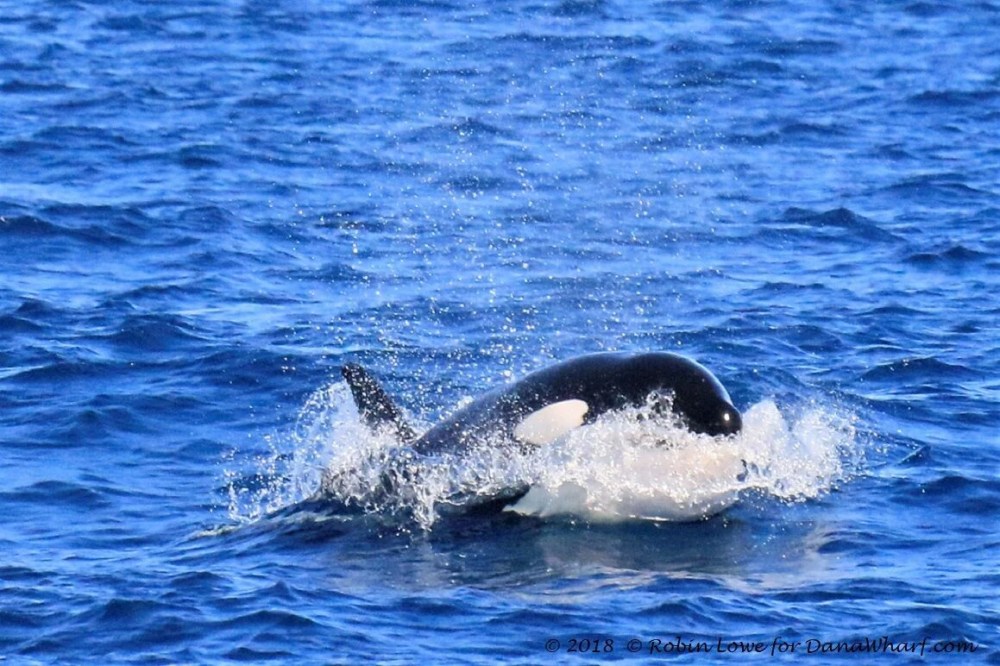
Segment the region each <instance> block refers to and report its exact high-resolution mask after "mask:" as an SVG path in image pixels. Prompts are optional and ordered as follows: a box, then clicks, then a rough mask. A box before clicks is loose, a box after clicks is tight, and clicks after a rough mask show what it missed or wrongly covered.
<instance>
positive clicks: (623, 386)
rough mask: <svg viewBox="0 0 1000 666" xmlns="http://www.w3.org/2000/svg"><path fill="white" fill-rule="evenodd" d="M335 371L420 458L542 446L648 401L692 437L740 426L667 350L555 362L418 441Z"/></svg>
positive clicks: (357, 378) (707, 379)
mask: <svg viewBox="0 0 1000 666" xmlns="http://www.w3.org/2000/svg"><path fill="white" fill-rule="evenodd" d="M341 373H342V375H343V377H344V379H345V380H346V382H347V384H348V386H349V388H350V390H351V394H352V396H353V398H354V402H355V404H356V405H357V408H358V413H359V415H360V416H361V418H362V420H363V421H364V422H365V423H366V424H368V425H369V426H370V427H372V428H389V429H391V430H392V431H393V434H394V435H395V436H396V437H397V438H398V439H399V441H400V442H401V443H403V444H406V445H408V446H410V447H411V449H412V450H413V451H414V452H415V453H417V454H421V455H429V454H435V453H442V452H446V453H455V452H461V451H462V450H463V449H468V448H470V447H474V446H476V445H479V444H481V443H484V442H485V443H488V444H489V445H492V446H502V445H515V446H520V447H522V448H523V447H528V448H530V447H533V446H534V447H541V446H545V445H546V444H549V443H551V442H553V441H555V440H557V439H559V438H560V437H562V436H564V435H566V434H567V433H569V432H571V431H572V430H574V429H575V428H578V427H580V426H583V425H586V424H588V423H593V422H594V420H596V419H597V418H598V417H600V416H601V415H603V414H606V413H608V412H612V411H616V410H620V409H623V408H625V407H641V406H643V405H646V404H649V403H650V402H651V401H653V402H654V406H657V405H658V406H660V407H661V408H663V409H666V408H669V410H670V412H672V414H673V415H674V416H675V417H676V418H678V419H679V420H680V421H681V423H683V424H684V426H686V427H687V428H688V429H689V430H691V431H692V432H695V433H701V434H707V435H711V436H718V435H734V434H736V433H738V432H740V430H741V428H742V417H741V415H740V412H739V410H737V409H736V407H735V406H734V405H733V403H732V399H731V398H730V397H729V393H728V392H727V391H726V389H725V387H724V386H723V385H722V383H721V382H720V381H719V380H718V379H716V377H715V376H714V375H713V374H712V373H711V372H710V371H709V370H708V369H707V368H705V367H704V366H702V365H701V364H699V363H697V362H696V361H693V360H692V359H690V358H687V357H685V356H681V355H678V354H673V353H669V352H645V353H626V352H604V353H596V354H588V355H585V356H579V357H576V358H573V359H570V360H567V361H563V362H561V363H557V364H555V365H552V366H549V367H547V368H543V369H541V370H538V371H535V372H533V373H530V374H528V375H527V376H525V377H524V378H523V379H521V380H519V381H517V382H514V383H512V384H508V385H506V386H501V387H499V388H496V389H493V390H492V391H489V392H487V393H485V394H483V395H482V396H480V397H479V398H477V399H476V400H474V401H473V402H471V403H470V404H468V405H466V406H465V407H463V408H461V409H459V410H458V411H456V412H455V413H453V414H452V415H451V416H449V417H448V418H446V419H445V420H443V421H442V422H440V423H438V424H437V425H435V426H433V427H432V428H430V429H429V430H428V431H427V432H425V433H423V434H422V435H418V434H417V433H416V431H415V430H414V429H413V428H412V427H411V426H410V425H409V424H408V423H407V422H406V420H405V418H404V415H403V412H402V410H400V409H399V407H397V406H396V405H395V403H394V402H393V401H392V399H391V398H390V397H389V395H388V394H387V393H386V392H385V390H384V389H383V388H382V386H381V385H380V384H379V383H378V381H377V380H376V379H375V378H374V377H373V376H372V375H371V374H370V373H369V372H368V371H367V370H365V369H364V368H362V367H361V366H360V365H356V364H347V365H345V366H343V368H342V369H341Z"/></svg>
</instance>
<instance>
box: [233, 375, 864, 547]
mask: <svg viewBox="0 0 1000 666" xmlns="http://www.w3.org/2000/svg"><path fill="white" fill-rule="evenodd" d="M743 421H744V428H743V432H742V433H741V434H740V435H739V436H736V437H729V438H712V437H708V436H705V435H697V434H694V433H691V432H690V431H687V430H685V429H684V428H683V427H682V426H681V425H680V424H679V423H675V422H671V421H670V420H667V419H664V418H662V416H654V413H653V411H652V410H651V408H649V407H644V408H639V409H629V410H624V411H622V412H618V413H614V414H608V415H605V416H603V417H602V418H600V419H598V420H597V421H596V422H595V423H593V424H590V425H588V426H585V427H582V428H578V429H576V430H574V431H573V432H571V433H570V434H569V435H567V436H566V437H564V438H562V439H561V440H559V441H557V442H554V443H552V444H550V445H548V446H547V447H545V448H543V449H541V450H537V451H519V450H514V449H512V448H511V447H509V446H494V445H491V443H488V442H487V443H483V445H482V446H479V447H477V448H476V449H474V450H472V451H467V452H464V453H462V454H461V455H441V456H430V457H425V456H418V455H416V454H414V453H413V452H412V450H410V449H409V448H407V447H406V446H404V445H401V444H400V443H399V442H397V441H395V440H394V439H393V438H392V436H391V435H390V434H389V433H379V432H372V431H371V429H369V428H368V427H367V426H366V425H364V424H363V423H362V422H361V420H360V418H359V416H358V413H357V410H356V408H355V407H354V404H353V401H352V400H351V397H350V392H349V391H348V389H347V387H346V386H345V385H344V384H342V383H335V384H332V385H330V386H327V387H325V388H323V389H321V390H319V391H317V392H316V393H315V394H313V395H312V396H311V397H310V398H309V400H308V401H307V403H306V405H305V406H304V407H303V409H302V411H301V413H300V415H299V419H298V422H297V425H296V427H295V429H294V431H293V432H292V433H291V434H290V435H287V436H285V437H284V438H272V439H271V440H269V442H268V444H269V453H267V454H265V455H261V456H259V457H257V458H255V459H254V460H253V461H252V464H251V466H252V467H253V468H254V469H253V470H252V474H250V475H249V476H247V475H240V474H238V473H236V472H235V471H229V472H227V476H228V477H229V478H228V481H229V483H228V484H227V487H228V488H229V502H228V512H229V516H230V518H231V519H232V520H233V521H236V522H249V521H253V520H256V519H257V518H259V517H261V516H263V515H266V514H268V513H271V512H273V511H276V510H279V509H284V508H287V507H290V506H294V505H295V504H297V503H299V502H302V501H304V500H308V499H315V498H326V499H327V500H329V502H330V503H331V506H332V505H336V506H341V507H344V506H348V507H352V508H353V509H354V510H360V511H362V512H365V513H372V514H378V515H380V516H383V517H384V516H391V517H394V518H397V519H400V520H403V521H415V522H416V523H417V524H418V525H420V526H421V527H423V528H425V529H430V528H431V527H432V526H433V524H434V522H435V521H436V520H437V519H438V518H439V517H440V515H442V514H443V513H446V512H447V511H448V510H450V509H452V508H454V507H465V506H469V505H471V504H475V503H477V502H482V501H488V500H492V499H496V498H498V497H509V496H516V495H520V494H522V493H523V492H524V491H526V490H527V494H526V495H524V497H522V498H521V499H520V500H519V501H517V502H516V503H514V504H513V505H512V506H511V507H509V510H513V511H516V512H519V513H522V514H528V515H536V516H541V517H546V516H552V515H562V514H572V515H577V516H581V517H584V518H587V519H590V520H621V519H646V520H691V519H697V518H701V517H705V516H709V515H712V514H714V513H717V512H718V511H720V510H722V509H724V508H726V507H728V506H730V505H731V504H733V503H734V502H736V501H737V500H738V499H739V497H740V496H741V494H742V493H744V491H748V490H756V491H758V492H762V493H764V494H765V495H768V496H771V497H774V498H776V499H778V500H781V501H801V500H805V499H809V498H813V497H816V496H818V495H821V494H822V493H825V492H827V491H828V490H830V489H831V488H832V487H834V486H835V485H836V484H837V483H839V482H841V481H843V480H846V479H847V478H849V477H850V476H851V474H852V473H854V472H855V471H856V470H857V468H858V465H859V464H860V459H861V453H862V451H861V446H860V445H859V443H858V438H857V434H856V428H855V425H854V420H853V417H851V416H850V415H845V414H843V413H842V412H841V411H840V410H837V409H832V408H830V407H827V406H824V405H821V404H810V405H806V406H803V407H801V408H799V409H798V410H797V411H796V410H789V409H786V410H784V411H783V410H782V409H779V407H778V406H777V405H776V404H775V403H774V402H772V401H769V400H764V401H762V402H759V403H757V404H755V405H753V406H752V407H750V408H749V409H748V410H746V412H745V413H744V418H743ZM228 464H229V465H234V464H235V460H234V461H230V462H229V463H228Z"/></svg>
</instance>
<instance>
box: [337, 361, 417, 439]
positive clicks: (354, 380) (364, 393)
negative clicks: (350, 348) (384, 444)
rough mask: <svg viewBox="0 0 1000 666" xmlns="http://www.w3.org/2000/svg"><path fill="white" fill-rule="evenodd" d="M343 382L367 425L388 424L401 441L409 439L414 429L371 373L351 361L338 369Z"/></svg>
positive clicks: (381, 425)
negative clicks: (344, 381)
mask: <svg viewBox="0 0 1000 666" xmlns="http://www.w3.org/2000/svg"><path fill="white" fill-rule="evenodd" d="M340 374H341V375H343V376H344V379H345V380H346V381H347V385H348V386H349V387H350V388H351V395H353V396H354V404H355V405H357V406H358V413H359V414H360V415H361V420H362V421H364V422H365V424H367V425H368V426H369V427H370V428H373V429H379V428H392V429H393V430H394V431H395V434H396V435H397V436H398V437H399V438H400V440H402V441H403V442H412V441H413V440H415V439H416V438H417V433H416V432H415V431H414V430H413V428H412V427H410V424H408V423H407V422H406V419H405V418H404V417H403V412H402V410H400V409H399V407H397V406H396V404H395V403H394V402H393V401H392V398H390V397H389V394H388V393H386V392H385V389H383V388H382V386H381V384H379V383H378V380H376V379H375V378H374V377H372V376H371V374H370V373H369V372H368V371H367V370H365V369H364V368H362V367H361V366H360V365H357V364H355V363H348V364H347V365H345V366H344V367H342V368H341V369H340Z"/></svg>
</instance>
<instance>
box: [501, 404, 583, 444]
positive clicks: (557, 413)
mask: <svg viewBox="0 0 1000 666" xmlns="http://www.w3.org/2000/svg"><path fill="white" fill-rule="evenodd" d="M589 409H590V406H589V405H588V404H587V403H586V402H584V401H583V400H563V401H561V402H554V403H552V404H551V405H546V406H545V407H542V408H541V409H537V410H535V411H533V412H532V413H530V414H528V415H527V416H526V417H524V419H523V420H522V421H521V422H520V423H518V424H517V427H516V428H514V436H515V437H517V438H518V439H519V440H521V441H522V442H525V443H527V444H534V445H535V446H545V445H546V444H549V443H551V442H554V441H556V440H557V439H559V438H560V437H562V436H563V435H565V434H566V433H568V432H569V431H571V430H573V429H574V428H579V427H580V426H581V425H583V417H584V416H586V414H587V411H588V410H589Z"/></svg>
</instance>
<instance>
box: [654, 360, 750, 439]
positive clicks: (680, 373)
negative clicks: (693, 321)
mask: <svg viewBox="0 0 1000 666" xmlns="http://www.w3.org/2000/svg"><path fill="white" fill-rule="evenodd" d="M636 362H637V363H638V364H640V367H642V370H641V371H640V373H637V374H638V376H641V377H642V380H641V382H640V383H641V384H644V385H645V388H646V390H649V391H650V392H653V393H656V394H659V395H664V396H667V397H668V404H669V405H670V408H671V410H672V411H673V413H674V414H675V415H676V416H678V417H680V419H681V421H683V423H684V425H685V426H687V428H688V429H689V430H691V431H692V432H696V433H699V434H705V435H711V436H713V437H714V436H719V435H735V434H737V433H739V432H740V431H741V430H742V429H743V417H742V416H741V415H740V412H739V410H738V409H736V407H735V406H734V405H733V401H732V399H731V398H730V397H729V393H728V392H727V391H726V389H725V387H724V386H723V385H722V383H721V382H720V381H719V380H718V379H716V378H715V376H714V375H713V374H712V373H711V372H709V370H708V369H707V368H705V367H704V366H702V365H701V364H699V363H697V362H695V361H692V360H691V359H689V358H686V357H684V356H679V355H677V354H670V353H665V352H658V353H652V354H643V355H640V356H638V357H636Z"/></svg>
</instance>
